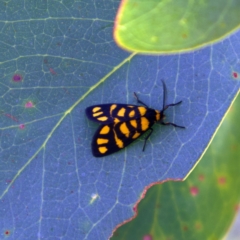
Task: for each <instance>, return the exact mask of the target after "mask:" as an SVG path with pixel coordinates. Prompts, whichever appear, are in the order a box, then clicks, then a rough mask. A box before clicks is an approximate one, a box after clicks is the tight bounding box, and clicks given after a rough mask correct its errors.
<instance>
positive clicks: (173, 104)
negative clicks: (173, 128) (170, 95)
mask: <svg viewBox="0 0 240 240" xmlns="http://www.w3.org/2000/svg"><path fill="white" fill-rule="evenodd" d="M180 103H182V101H179V102H177V103H171V104H168V105H166V106H165V108H164V111H165V110H166V109H167V108H168V107H172V106H176V105H178V104H180Z"/></svg>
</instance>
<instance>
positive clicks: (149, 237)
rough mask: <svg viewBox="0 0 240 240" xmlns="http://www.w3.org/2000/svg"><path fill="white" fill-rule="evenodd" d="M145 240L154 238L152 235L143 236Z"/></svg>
mask: <svg viewBox="0 0 240 240" xmlns="http://www.w3.org/2000/svg"><path fill="white" fill-rule="evenodd" d="M142 239H143V240H153V238H152V236H151V235H149V234H148V235H145V236H143V238H142Z"/></svg>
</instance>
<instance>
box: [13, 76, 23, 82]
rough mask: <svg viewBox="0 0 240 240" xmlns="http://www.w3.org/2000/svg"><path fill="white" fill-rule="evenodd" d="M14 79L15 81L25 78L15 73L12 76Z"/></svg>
mask: <svg viewBox="0 0 240 240" xmlns="http://www.w3.org/2000/svg"><path fill="white" fill-rule="evenodd" d="M12 80H13V81H14V82H21V81H22V80H23V77H22V75H20V74H14V75H13V77H12Z"/></svg>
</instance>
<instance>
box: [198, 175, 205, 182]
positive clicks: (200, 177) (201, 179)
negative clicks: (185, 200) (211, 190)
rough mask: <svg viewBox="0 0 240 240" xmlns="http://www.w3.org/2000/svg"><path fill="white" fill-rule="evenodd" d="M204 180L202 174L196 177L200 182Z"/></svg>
mask: <svg viewBox="0 0 240 240" xmlns="http://www.w3.org/2000/svg"><path fill="white" fill-rule="evenodd" d="M204 178H205V176H204V175H203V174H201V175H199V177H198V179H199V181H201V182H202V181H203V180H204Z"/></svg>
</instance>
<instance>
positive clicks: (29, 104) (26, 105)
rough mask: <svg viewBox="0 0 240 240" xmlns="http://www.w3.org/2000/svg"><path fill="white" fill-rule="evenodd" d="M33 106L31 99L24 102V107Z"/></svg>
mask: <svg viewBox="0 0 240 240" xmlns="http://www.w3.org/2000/svg"><path fill="white" fill-rule="evenodd" d="M32 107H33V103H32V102H31V101H28V102H26V103H25V108H32Z"/></svg>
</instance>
